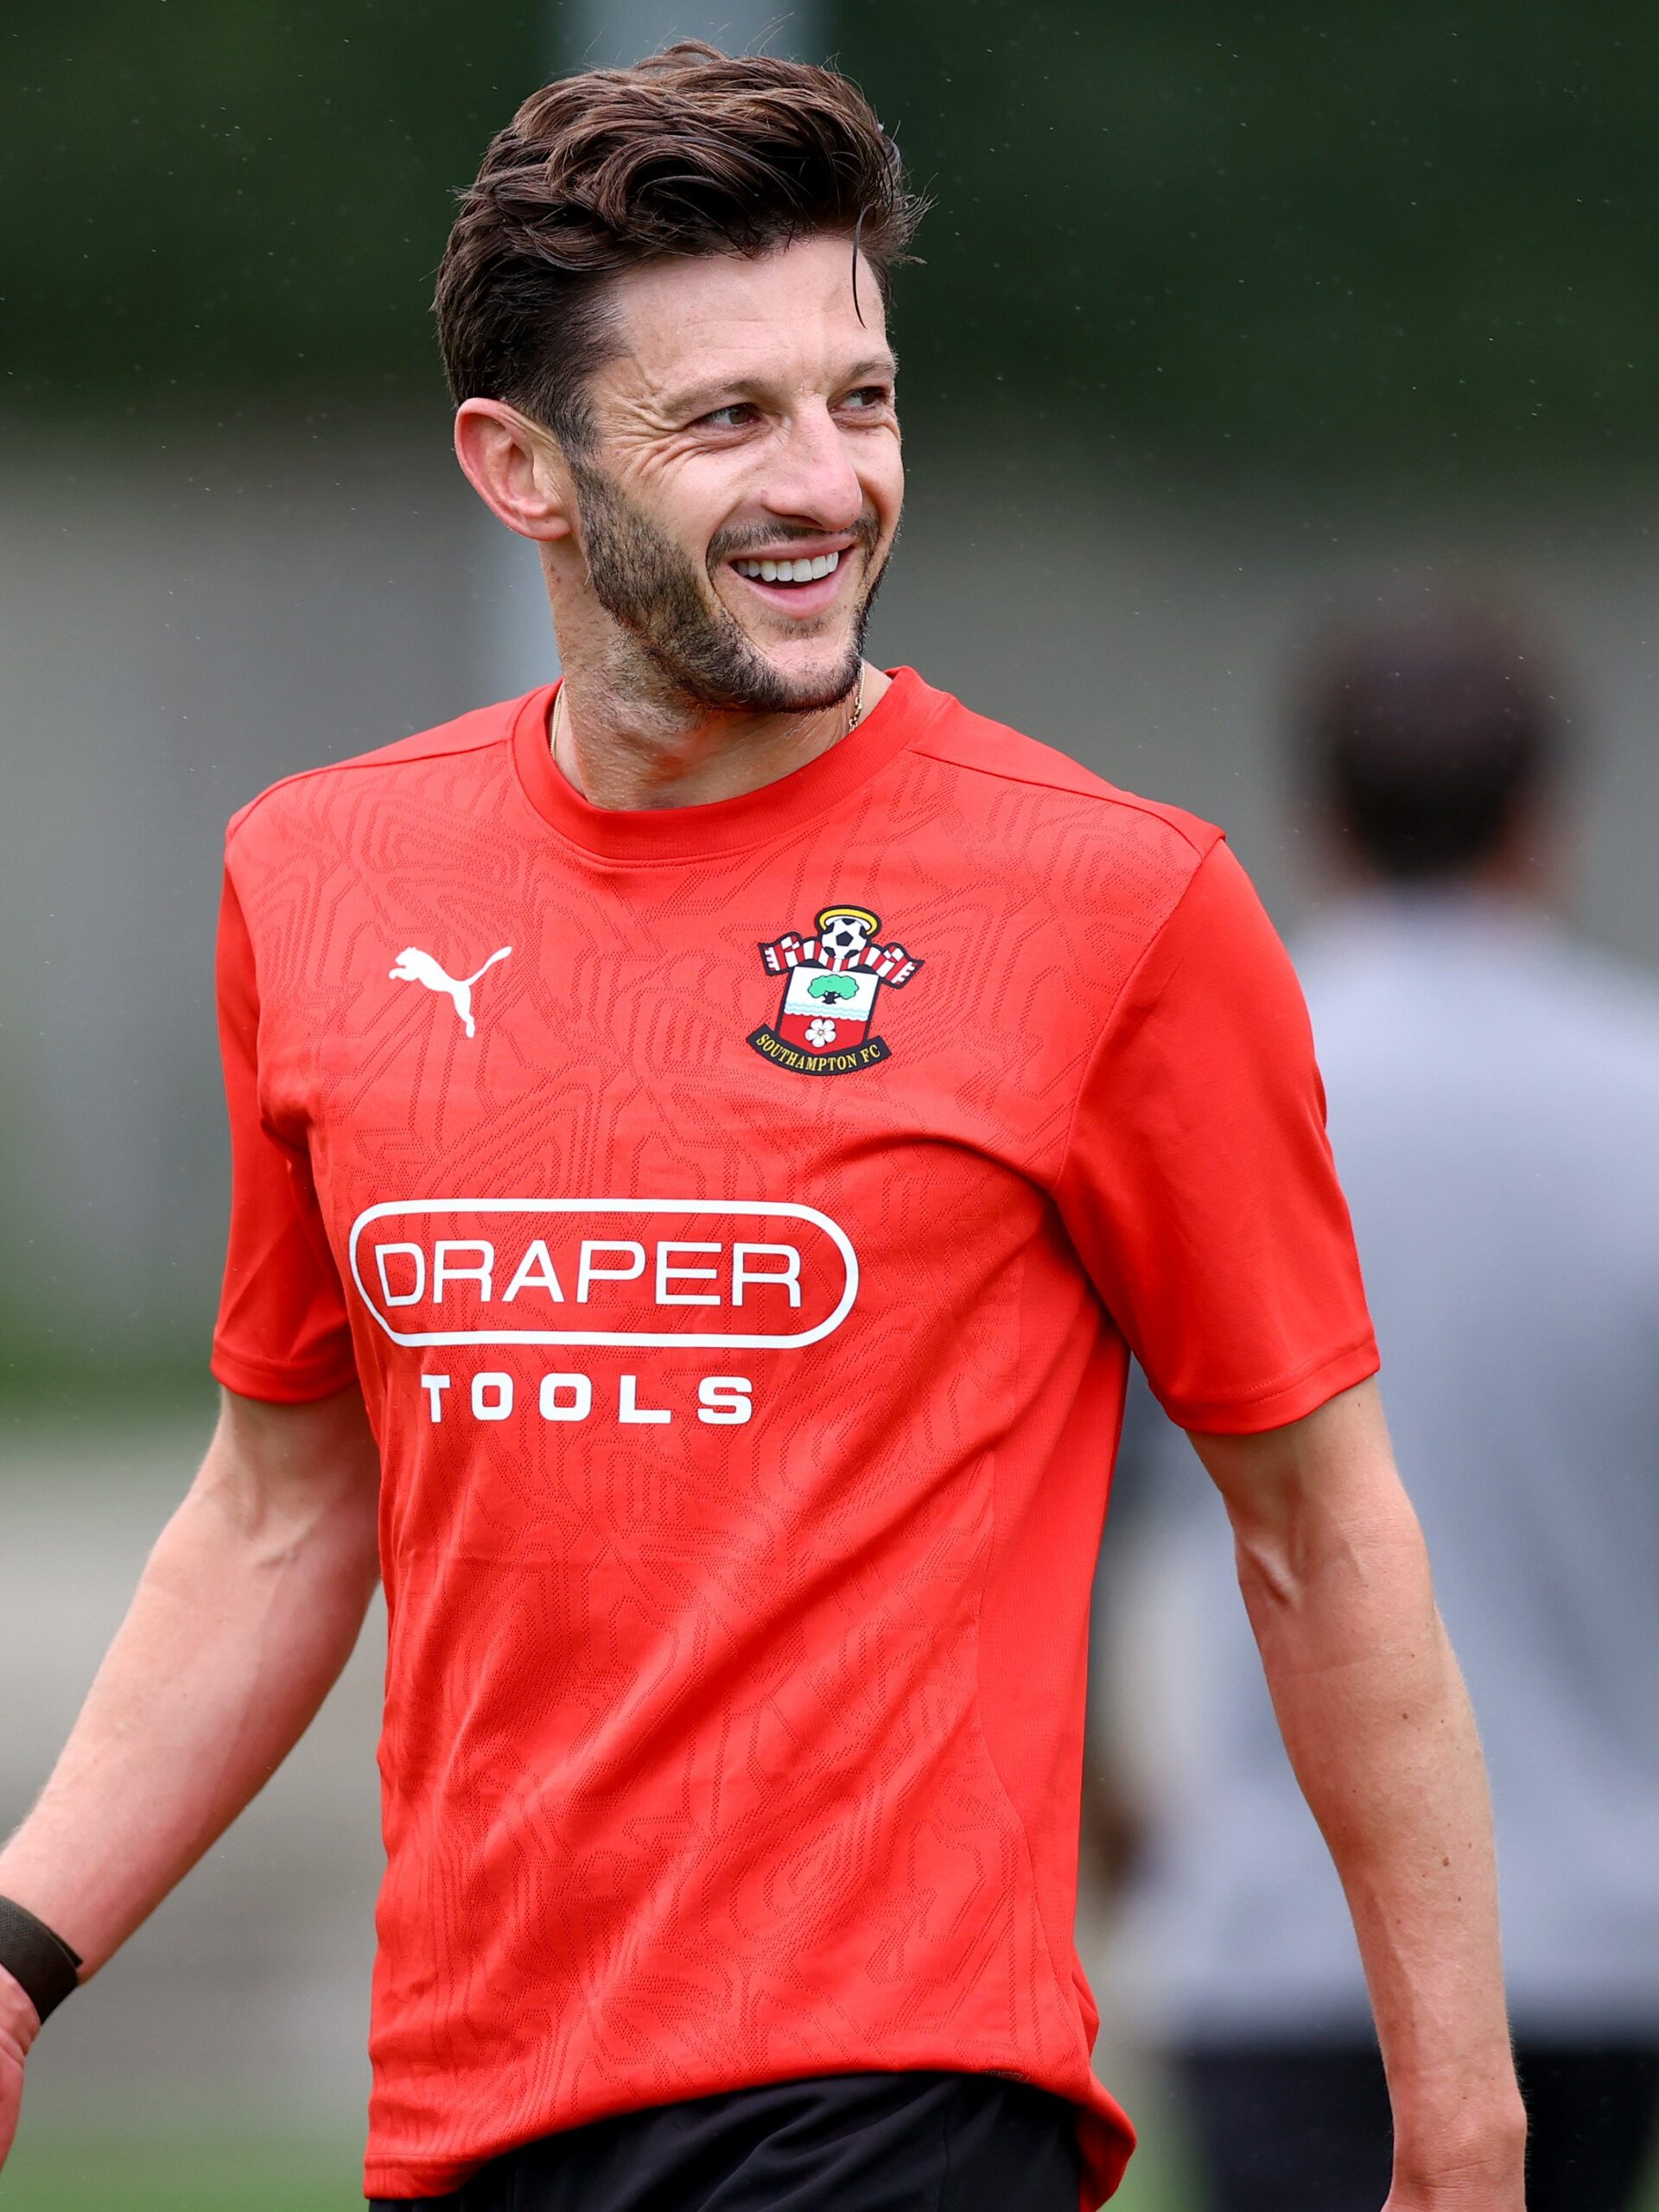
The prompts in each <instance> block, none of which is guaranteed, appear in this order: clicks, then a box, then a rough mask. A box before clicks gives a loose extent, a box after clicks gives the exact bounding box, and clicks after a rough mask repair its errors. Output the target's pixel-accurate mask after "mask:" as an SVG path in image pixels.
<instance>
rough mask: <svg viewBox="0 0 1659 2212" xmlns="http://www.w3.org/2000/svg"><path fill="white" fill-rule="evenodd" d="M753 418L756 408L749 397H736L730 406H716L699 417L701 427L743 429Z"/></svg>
mask: <svg viewBox="0 0 1659 2212" xmlns="http://www.w3.org/2000/svg"><path fill="white" fill-rule="evenodd" d="M753 420H754V409H753V406H752V405H751V404H750V403H749V402H748V401H747V399H734V401H733V402H732V404H731V405H730V406H729V407H716V408H715V410H714V411H713V413H712V414H709V415H702V416H699V417H698V418H697V421H698V427H699V429H709V430H741V429H743V428H744V427H745V425H746V424H747V423H753Z"/></svg>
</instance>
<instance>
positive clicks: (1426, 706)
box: [1300, 606, 1567, 882]
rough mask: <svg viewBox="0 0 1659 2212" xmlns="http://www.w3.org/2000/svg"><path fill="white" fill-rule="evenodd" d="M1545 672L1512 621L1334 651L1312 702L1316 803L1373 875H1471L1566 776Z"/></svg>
mask: <svg viewBox="0 0 1659 2212" xmlns="http://www.w3.org/2000/svg"><path fill="white" fill-rule="evenodd" d="M1566 734H1567V725H1566V717H1565V716H1564V715H1563V713H1562V711H1561V708H1560V702H1559V700H1558V698H1557V695H1556V691H1555V688H1554V683H1553V681H1552V678H1551V674H1550V670H1549V667H1548V663H1547V662H1545V661H1543V660H1541V658H1540V657H1539V655H1538V652H1537V651H1536V650H1535V647H1534V646H1533V645H1532V644H1531V642H1530V640H1529V639H1528V638H1527V637H1526V636H1525V635H1524V633H1523V632H1522V631H1521V630H1520V629H1519V628H1518V626H1516V623H1515V621H1514V620H1513V619H1512V618H1510V617H1509V616H1508V615H1506V614H1504V613H1499V612H1496V611H1491V610H1488V609H1485V608H1482V607H1472V606H1471V607H1441V608H1438V609H1435V610H1433V611H1432V612H1430V613H1426V614H1423V613H1420V614H1417V615H1414V616H1413V617H1411V618H1410V619H1395V620H1384V621H1382V622H1380V623H1377V624H1376V625H1374V626H1368V627H1366V628H1363V629H1362V630H1359V631H1357V632H1349V633H1346V634H1344V635H1342V636H1340V637H1338V638H1337V639H1333V640H1332V641H1330V642H1328V643H1327V644H1326V645H1325V648H1324V650H1323V651H1322V652H1320V653H1319V655H1318V657H1317V658H1316V659H1315V660H1314V661H1313V664H1312V666H1311V667H1310V669H1309V671H1308V676H1307V678H1306V683H1305V688H1304V690H1303V707H1302V728H1301V733H1300V738H1301V744H1300V750H1301V767H1302V773H1303V777H1304V779H1305V782H1306V786H1307V788H1308V791H1309V792H1310V795H1311V796H1312V797H1313V799H1314V800H1315V802H1316V803H1317V804H1319V806H1320V807H1321V808H1322V810H1324V812H1325V815H1326V817H1327V818H1328V819H1330V820H1331V821H1332V822H1333V823H1334V824H1335V826H1336V828H1337V829H1338V830H1339V831H1340V832H1341V834H1342V835H1343V836H1344V837H1346V839H1347V840H1348V841H1349V843H1350V846H1351V849H1352V850H1353V852H1354V853H1355V855H1357V858H1358V859H1360V860H1361V861H1363V863H1364V864H1365V866H1366V867H1367V868H1370V869H1371V870H1372V871H1373V873H1375V874H1377V875H1380V876H1383V877H1384V878H1385V879H1387V880H1391V881H1394V882H1409V881H1417V882H1427V881H1432V880H1435V879H1452V878H1455V877H1458V876H1462V875H1466V874H1470V873H1471V871H1472V870H1474V869H1477V868H1479V867H1480V866H1481V865H1482V863H1483V862H1484V861H1488V860H1489V859H1491V857H1492V856H1493V855H1496V854H1497V852H1498V851H1500V850H1501V849H1502V848H1503V842H1504V841H1505V839H1506V837H1507V836H1509V834H1510V831H1511V830H1512V829H1513V828H1514V826H1515V824H1516V822H1517V821H1518V820H1519V819H1521V818H1522V817H1523V816H1524V814H1525V812H1526V810H1527V809H1528V807H1529V806H1530V805H1531V804H1533V803H1534V802H1535V800H1536V798H1538V796H1539V794H1540V792H1541V790H1542V789H1543V787H1544V786H1546V785H1548V782H1549V781H1550V779H1551V778H1552V776H1553V775H1554V773H1555V772H1556V771H1557V770H1558V768H1559V767H1560V761H1561V757H1562V754H1563V752H1564V750H1565V746H1566Z"/></svg>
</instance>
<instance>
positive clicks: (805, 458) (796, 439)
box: [760, 401, 865, 531]
mask: <svg viewBox="0 0 1659 2212" xmlns="http://www.w3.org/2000/svg"><path fill="white" fill-rule="evenodd" d="M768 457H769V459H770V460H771V461H772V466H771V467H770V468H768V470H767V471H766V483H765V484H764V486H762V487H761V492H760V499H761V504H762V505H764V506H765V507H766V509H767V510H768V511H769V512H771V513H772V514H775V515H777V516H778V517H779V518H780V519H784V520H788V521H790V522H796V523H809V524H811V526H812V527H813V528H814V529H815V530H823V531H838V530H850V529H851V528H852V527H853V525H854V524H855V523H856V522H857V520H858V518H859V517H860V516H861V514H862V513H863V512H864V506H865V499H864V486H863V485H862V484H861V482H860V481H859V477H858V471H857V470H856V468H855V467H854V466H853V459H852V454H851V453H850V451H849V448H848V442H847V440H846V438H845V437H844V436H843V435H842V432H841V431H840V429H837V427H836V422H835V418H834V416H832V415H831V414H830V412H829V408H828V407H827V406H826V405H825V404H823V402H822V401H817V402H814V403H813V404H810V405H807V406H803V407H800V408H798V409H797V410H796V411H795V412H794V413H793V414H792V415H791V416H790V417H789V419H788V422H787V423H785V427H784V435H783V436H782V438H781V439H779V441H778V442H776V444H775V445H774V446H773V447H772V453H771V454H770V455H769V456H768Z"/></svg>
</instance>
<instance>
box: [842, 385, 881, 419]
mask: <svg viewBox="0 0 1659 2212" xmlns="http://www.w3.org/2000/svg"><path fill="white" fill-rule="evenodd" d="M892 396H893V395H892V394H891V393H890V392H889V391H888V390H887V386H886V385H884V384H861V385H860V386H859V387H858V390H857V391H849V393H848V395H847V397H846V398H845V399H843V400H842V403H841V404H842V406H843V407H850V408H851V409H852V410H853V411H854V412H855V414H867V413H868V412H869V410H871V409H872V408H876V407H885V406H886V405H887V402H888V400H889V399H890V398H891V397H892Z"/></svg>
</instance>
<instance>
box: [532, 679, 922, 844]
mask: <svg viewBox="0 0 1659 2212" xmlns="http://www.w3.org/2000/svg"><path fill="white" fill-rule="evenodd" d="M887 683H888V679H887V677H886V676H885V675H883V673H882V672H881V671H880V669H877V668H872V667H870V666H869V665H868V663H866V664H862V666H861V677H860V682H859V683H856V684H855V686H854V687H853V689H852V690H851V691H849V694H848V695H847V696H846V697H845V698H844V699H838V700H837V701H836V702H835V704H834V705H833V706H830V707H823V708H817V709H814V710H813V711H812V712H811V713H810V714H801V715H765V714H753V715H751V714H739V713H733V714H725V713H719V712H714V711H710V710H707V709H699V710H695V711H692V712H690V713H688V712H686V711H684V710H676V709H671V708H670V707H668V706H667V705H666V704H658V703H657V702H649V703H647V702H644V701H642V700H641V699H640V698H639V697H638V696H624V694H623V691H622V690H621V688H620V687H619V686H616V685H614V684H613V683H608V682H607V679H606V677H605V674H604V672H603V671H586V670H581V669H576V670H571V671H568V672H567V674H566V677H565V679H564V682H563V683H562V684H561V685H560V687H559V694H558V697H557V700H556V702H555V705H554V712H553V723H552V744H553V759H554V765H555V766H556V767H557V768H558V770H559V771H560V772H561V774H562V775H563V777H564V778H565V779H566V781H567V782H569V784H571V785H574V786H575V789H576V790H577V791H580V792H581V793H582V797H583V798H585V799H587V800H588V802H589V803H590V804H592V805H594V806H602V807H607V808H615V809H619V810H621V809H626V810H638V809H645V808H652V807H664V806H706V805H708V804H709V803H710V802H711V801H712V800H715V799H722V798H741V797H742V795H743V794H744V793H745V792H746V791H759V790H760V788H761V787H762V785H766V784H775V783H776V782H778V781H779V779H780V778H781V777H784V776H787V775H791V774H792V773H793V772H794V771H795V770H796V769H797V768H802V767H804V766H805V765H806V763H807V762H808V761H809V760H817V757H818V755H819V754H820V753H827V752H828V751H829V748H830V747H831V746H833V745H838V744H839V743H840V742H841V740H842V738H843V737H844V736H846V734H847V733H848V731H849V729H850V728H851V727H852V725H853V723H854V721H855V720H856V719H861V715H863V714H868V712H869V710H870V709H871V708H872V707H873V706H874V704H875V702H876V701H877V700H878V699H879V698H880V696H881V694H882V693H883V692H884V691H885V690H887Z"/></svg>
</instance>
